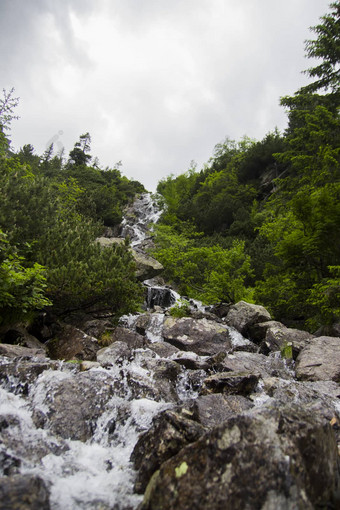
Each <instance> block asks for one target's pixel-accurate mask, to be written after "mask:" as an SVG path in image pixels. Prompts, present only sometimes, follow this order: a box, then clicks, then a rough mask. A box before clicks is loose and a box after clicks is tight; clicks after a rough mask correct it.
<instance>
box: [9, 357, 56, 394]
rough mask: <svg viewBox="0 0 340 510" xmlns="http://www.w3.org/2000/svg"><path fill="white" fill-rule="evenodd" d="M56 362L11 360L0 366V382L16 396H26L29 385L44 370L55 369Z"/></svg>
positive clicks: (47, 360) (42, 359)
mask: <svg viewBox="0 0 340 510" xmlns="http://www.w3.org/2000/svg"><path fill="white" fill-rule="evenodd" d="M56 368H57V362H55V361H51V360H49V359H44V358H42V357H41V358H31V359H28V360H26V359H20V358H19V359H18V358H15V359H12V360H11V361H9V362H8V363H4V364H1V365H0V382H1V383H2V385H3V387H5V388H6V389H8V390H9V391H11V392H13V393H16V394H20V393H21V394H23V395H27V394H28V393H29V389H30V385H31V384H32V383H33V382H34V381H35V380H36V379H37V378H38V376H39V375H40V374H42V372H44V371H45V370H50V369H53V370H54V369H56Z"/></svg>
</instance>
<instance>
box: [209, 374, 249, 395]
mask: <svg viewBox="0 0 340 510" xmlns="http://www.w3.org/2000/svg"><path fill="white" fill-rule="evenodd" d="M258 380H259V376H258V375H256V374H251V373H249V372H220V373H218V374H214V375H211V376H209V377H207V378H206V379H205V380H204V381H203V386H202V389H201V394H202V395H209V393H224V394H227V395H243V396H245V395H250V393H252V392H253V391H254V389H255V387H256V385H257V383H258Z"/></svg>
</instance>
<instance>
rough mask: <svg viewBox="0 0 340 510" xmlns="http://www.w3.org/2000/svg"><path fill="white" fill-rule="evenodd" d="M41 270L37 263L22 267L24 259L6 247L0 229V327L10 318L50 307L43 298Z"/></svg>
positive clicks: (42, 275) (42, 272)
mask: <svg viewBox="0 0 340 510" xmlns="http://www.w3.org/2000/svg"><path fill="white" fill-rule="evenodd" d="M45 273H46V271H45V269H44V268H43V267H42V266H41V265H40V264H37V263H34V264H33V265H32V266H29V267H26V266H25V259H24V257H22V256H20V255H19V254H18V251H17V248H16V247H14V246H10V244H9V242H8V240H7V239H6V234H5V233H4V232H3V231H2V230H1V229H0V325H4V324H6V322H10V320H11V318H15V319H16V320H20V319H23V318H24V317H25V315H26V314H27V313H28V312H30V311H31V310H34V309H41V308H43V307H45V306H49V305H51V302H50V301H49V300H48V299H47V298H46V297H45V289H46V277H45Z"/></svg>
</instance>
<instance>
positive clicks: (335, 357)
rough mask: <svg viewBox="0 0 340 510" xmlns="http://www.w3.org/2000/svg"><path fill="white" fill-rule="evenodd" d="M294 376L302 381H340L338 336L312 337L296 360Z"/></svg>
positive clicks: (339, 339)
mask: <svg viewBox="0 0 340 510" xmlns="http://www.w3.org/2000/svg"><path fill="white" fill-rule="evenodd" d="M296 376H297V378H298V379H301V380H304V381H318V380H319V381H327V380H332V381H335V382H340V338H339V337H332V336H320V337H317V338H314V339H313V340H311V341H310V342H309V344H308V345H307V346H306V347H305V348H304V349H303V350H302V351H301V352H300V354H299V356H298V358H297V360H296Z"/></svg>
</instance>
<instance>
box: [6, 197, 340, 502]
mask: <svg viewBox="0 0 340 510" xmlns="http://www.w3.org/2000/svg"><path fill="white" fill-rule="evenodd" d="M157 215H158V211H157V209H155V207H154V204H153V203H152V201H151V200H150V197H148V196H142V197H140V198H139V199H138V201H137V202H136V209H135V210H134V209H133V208H132V209H131V210H130V211H129V214H128V215H127V218H128V219H127V221H126V222H125V223H124V229H125V235H126V233H128V235H129V236H130V237H131V239H132V243H133V249H134V250H135V251H136V253H141V254H142V255H143V247H145V246H147V245H149V244H150V242H151V241H150V239H147V232H148V230H147V227H146V225H147V224H148V222H149V221H150V218H157ZM134 222H135V223H134ZM136 222H137V225H138V226H136ZM102 242H103V244H105V242H107V241H105V240H102ZM109 242H111V241H109ZM113 242H115V241H113ZM151 262H152V261H151ZM143 264H145V262H143ZM153 265H154V263H153V262H152V263H151V264H149V263H148V267H147V270H146V269H143V271H142V272H141V274H144V275H148V276H145V277H149V278H150V276H151V275H152V271H154V273H153V274H157V273H158V272H159V270H160V268H158V267H156V266H157V264H156V266H155V267H154V269H152V266H153ZM145 287H146V290H145V312H144V313H139V314H136V315H130V316H125V317H122V318H121V319H120V323H119V325H118V326H116V327H113V326H112V324H111V323H110V322H109V321H108V320H104V319H101V320H99V319H94V318H93V317H84V318H83V319H82V320H81V321H78V323H77V324H70V323H69V324H65V323H61V322H58V321H50V320H49V317H48V316H47V315H42V316H41V317H40V321H37V322H36V323H35V324H34V326H33V327H31V329H30V330H29V331H28V330H27V329H26V328H25V327H23V326H22V325H16V326H15V327H14V326H13V328H12V329H10V330H8V331H7V332H6V334H5V335H3V338H2V343H0V510H12V509H13V510H14V509H20V510H26V509H27V510H28V509H30V510H32V509H33V510H34V509H37V510H38V509H39V510H48V509H51V510H74V509H81V510H135V509H136V510H137V509H138V510H167V509H169V510H172V509H176V510H189V509H190V510H192V509H193V508H194V509H198V510H200V509H202V510H203V509H204V510H206V509H209V510H222V509H223V510H224V509H226V508H227V509H232V510H237V509H245V510H246V509H247V510H248V509H249V510H250V509H251V510H252V509H263V510H291V509H292V510H293V509H294V510H295V509H301V510H302V509H314V508H318V509H328V510H332V509H334V510H336V509H337V508H340V489H339V487H340V486H339V444H340V387H339V382H340V338H338V337H334V336H314V335H311V334H309V333H307V332H305V331H300V330H296V329H292V328H288V327H286V326H284V325H283V324H281V323H279V322H277V321H273V320H272V318H271V316H270V314H269V313H268V311H267V310H265V309H264V308H263V307H261V306H256V305H252V304H248V303H245V302H243V301H241V302H239V303H237V304H235V305H232V306H230V305H227V304H221V305H219V306H216V307H211V308H209V309H208V308H204V307H203V306H201V305H200V304H199V303H195V302H191V303H188V306H187V307H186V309H187V310H188V309H189V308H190V312H188V313H187V316H185V317H175V316H173V315H172V314H171V307H172V306H173V305H174V304H175V302H176V300H177V299H178V298H179V296H178V295H177V294H176V293H175V292H174V291H173V290H172V289H170V288H169V287H165V286H164V285H162V282H161V281H160V280H157V279H156V280H155V279H154V280H152V279H151V280H150V279H149V280H148V281H146V282H145ZM189 305H190V306H189ZM104 344H105V346H104V347H103V345H104Z"/></svg>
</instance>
